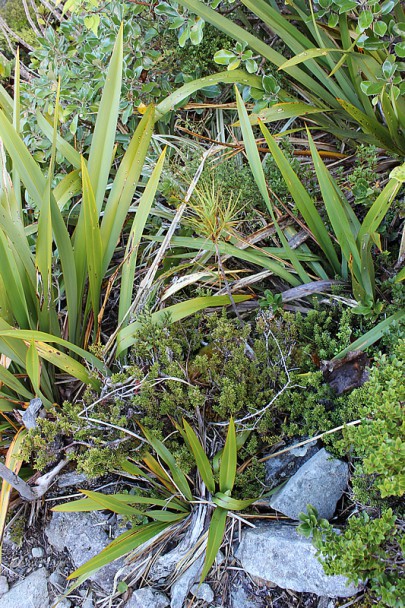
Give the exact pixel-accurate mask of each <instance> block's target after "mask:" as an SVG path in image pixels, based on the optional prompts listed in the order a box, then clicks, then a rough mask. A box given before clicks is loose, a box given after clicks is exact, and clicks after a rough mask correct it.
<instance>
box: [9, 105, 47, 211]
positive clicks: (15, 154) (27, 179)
mask: <svg viewBox="0 0 405 608" xmlns="http://www.w3.org/2000/svg"><path fill="white" fill-rule="evenodd" d="M0 137H1V138H2V140H3V141H4V145H5V147H6V149H7V152H8V153H9V155H10V157H11V160H12V161H13V166H14V167H15V168H16V169H17V171H18V174H19V176H20V177H21V180H22V182H23V183H24V186H25V187H26V189H27V192H28V194H29V195H30V196H31V197H32V199H33V200H34V202H35V203H36V204H37V205H38V208H41V205H42V198H43V192H44V190H45V188H46V179H45V177H44V175H43V174H42V171H41V169H40V168H39V166H38V164H37V163H36V162H35V160H34V159H33V158H32V156H31V154H30V153H29V151H28V149H27V147H26V145H25V144H24V142H23V141H22V139H21V137H20V135H19V134H18V133H17V131H16V130H15V128H14V127H13V125H12V124H11V123H10V122H9V120H8V119H7V117H6V115H5V114H4V112H3V111H2V110H0Z"/></svg>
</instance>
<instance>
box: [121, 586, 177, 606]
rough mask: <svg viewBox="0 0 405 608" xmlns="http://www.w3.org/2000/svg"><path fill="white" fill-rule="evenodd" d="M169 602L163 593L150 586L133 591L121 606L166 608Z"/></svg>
mask: <svg viewBox="0 0 405 608" xmlns="http://www.w3.org/2000/svg"><path fill="white" fill-rule="evenodd" d="M169 603H170V602H169V600H168V598H167V597H166V596H165V594H164V593H161V592H160V591H156V589H152V587H142V589H137V590H136V591H134V592H133V594H132V596H131V598H130V599H129V600H128V601H127V602H126V603H125V604H124V606H123V608H166V606H168V605H169Z"/></svg>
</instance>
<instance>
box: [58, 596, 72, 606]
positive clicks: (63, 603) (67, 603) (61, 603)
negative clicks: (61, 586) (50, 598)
mask: <svg viewBox="0 0 405 608" xmlns="http://www.w3.org/2000/svg"><path fill="white" fill-rule="evenodd" d="M54 603H55V606H57V608H71V606H72V602H71V601H70V600H68V599H67V597H63V598H56V599H55V602H54Z"/></svg>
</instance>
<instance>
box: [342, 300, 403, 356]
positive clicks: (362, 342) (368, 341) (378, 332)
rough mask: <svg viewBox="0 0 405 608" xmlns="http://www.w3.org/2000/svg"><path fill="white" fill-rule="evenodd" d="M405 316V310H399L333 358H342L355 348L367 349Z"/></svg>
mask: <svg viewBox="0 0 405 608" xmlns="http://www.w3.org/2000/svg"><path fill="white" fill-rule="evenodd" d="M404 316H405V311H404V310H399V311H398V312H396V313H394V314H393V315H391V316H390V317H387V318H386V319H384V321H380V323H378V324H377V325H376V326H375V327H373V328H372V329H370V330H369V331H367V332H366V333H365V334H363V335H362V336H361V337H360V338H358V339H357V340H355V341H354V342H352V343H351V344H350V346H348V347H347V348H344V349H343V350H342V351H340V353H338V354H337V355H336V356H335V357H333V359H334V360H335V359H342V357H345V356H346V355H347V353H349V352H352V351H355V350H365V349H366V348H368V347H369V346H371V345H372V344H374V343H375V342H377V340H379V339H380V338H381V337H382V336H383V335H384V334H385V332H387V331H388V330H389V327H390V325H391V324H392V323H394V322H396V321H400V320H401V319H402V318H403V317H404Z"/></svg>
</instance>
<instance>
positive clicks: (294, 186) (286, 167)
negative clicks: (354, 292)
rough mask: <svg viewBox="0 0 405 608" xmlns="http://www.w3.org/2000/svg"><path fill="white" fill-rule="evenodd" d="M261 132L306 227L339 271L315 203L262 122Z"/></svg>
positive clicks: (338, 270)
mask: <svg viewBox="0 0 405 608" xmlns="http://www.w3.org/2000/svg"><path fill="white" fill-rule="evenodd" d="M260 128H261V130H262V133H263V135H264V137H265V140H266V143H267V145H268V146H269V149H270V152H271V155H272V157H273V159H274V160H275V161H276V163H277V166H278V168H279V169H280V171H281V174H282V176H283V178H284V180H285V183H286V185H287V187H288V189H289V191H290V194H291V196H292V197H293V199H294V202H295V204H296V205H297V207H298V210H299V212H300V213H301V215H302V217H303V218H304V220H305V222H306V224H307V226H308V228H309V229H310V230H311V232H312V234H313V235H314V237H315V239H316V240H317V242H318V245H319V246H320V247H321V249H322V251H323V252H324V254H325V255H326V257H327V259H328V261H329V263H330V265H331V266H332V268H333V270H334V272H335V273H336V274H337V273H339V272H340V263H339V260H338V257H337V254H336V251H335V248H334V246H333V243H332V239H331V238H330V236H329V233H328V231H327V229H326V227H325V225H324V223H323V221H322V218H321V216H320V215H319V213H318V210H317V208H316V207H315V203H314V201H313V200H312V198H311V197H310V195H309V194H308V192H307V190H306V189H305V188H304V186H303V184H302V183H301V181H300V180H299V178H298V176H297V175H296V173H295V171H294V170H293V168H292V167H291V165H290V163H289V161H288V159H287V158H286V156H285V155H284V153H283V152H282V151H281V150H280V148H279V146H278V145H277V144H276V141H275V140H274V138H273V137H272V136H271V135H270V132H269V130H268V129H267V127H266V126H265V125H263V124H261V125H260Z"/></svg>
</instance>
